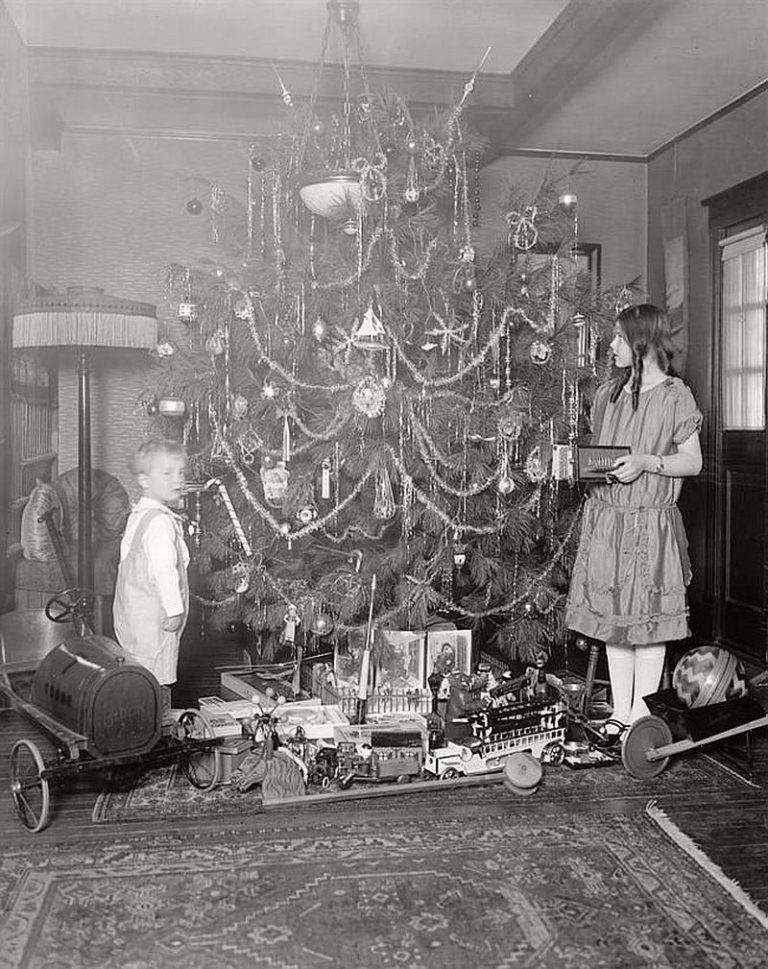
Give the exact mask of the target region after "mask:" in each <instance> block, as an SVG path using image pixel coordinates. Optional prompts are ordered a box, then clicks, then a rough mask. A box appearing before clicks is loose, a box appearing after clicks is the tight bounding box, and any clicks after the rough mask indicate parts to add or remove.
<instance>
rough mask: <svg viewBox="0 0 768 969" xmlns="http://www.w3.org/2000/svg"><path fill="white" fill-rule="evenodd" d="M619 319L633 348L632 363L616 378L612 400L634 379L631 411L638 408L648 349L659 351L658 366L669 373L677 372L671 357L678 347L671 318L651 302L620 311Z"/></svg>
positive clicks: (631, 387) (617, 397)
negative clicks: (670, 323)
mask: <svg viewBox="0 0 768 969" xmlns="http://www.w3.org/2000/svg"><path fill="white" fill-rule="evenodd" d="M617 322H618V324H619V327H620V328H621V332H622V333H623V334H624V339H625V340H626V341H627V343H628V344H629V346H630V349H631V350H632V366H631V367H628V368H627V370H626V372H625V373H624V374H622V376H621V377H619V379H618V380H617V381H616V385H615V386H614V388H613V390H612V392H611V402H612V403H615V401H617V400H618V399H619V394H620V393H621V392H622V390H623V389H624V388H625V387H626V385H627V383H628V382H630V381H631V384H630V391H631V393H632V410H637V405H638V402H639V400H640V385H641V383H642V380H643V359H644V358H645V357H646V356H647V354H648V352H649V351H653V352H654V353H655V354H656V359H657V360H658V363H659V367H660V368H661V370H662V371H663V372H664V373H666V374H669V375H670V376H671V375H673V374H674V369H673V367H672V358H673V357H674V355H675V348H674V345H673V343H672V334H671V331H670V328H669V320H668V319H667V314H666V313H665V312H664V310H661V309H659V307H658V306H654V305H653V304H652V303H641V304H639V305H638V306H628V307H627V308H626V309H625V310H622V311H621V313H619V315H618V318H617Z"/></svg>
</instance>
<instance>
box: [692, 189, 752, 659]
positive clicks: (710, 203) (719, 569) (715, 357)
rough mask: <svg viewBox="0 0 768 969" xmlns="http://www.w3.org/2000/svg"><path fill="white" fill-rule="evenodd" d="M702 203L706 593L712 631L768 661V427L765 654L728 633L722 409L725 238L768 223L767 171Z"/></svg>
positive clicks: (718, 638) (732, 646)
mask: <svg viewBox="0 0 768 969" xmlns="http://www.w3.org/2000/svg"><path fill="white" fill-rule="evenodd" d="M702 205H704V206H706V207H707V208H708V209H709V237H710V254H711V255H710V258H711V271H712V276H711V278H712V282H713V285H712V320H713V323H714V325H713V328H712V330H713V332H712V359H711V374H712V400H711V413H712V420H711V425H710V427H711V433H710V445H711V447H710V454H711V455H712V457H713V465H714V472H713V474H711V475H710V476H709V479H708V494H707V508H708V509H709V513H708V515H707V520H708V521H709V522H710V523H711V524H710V526H709V527H708V528H707V534H706V561H707V571H706V588H707V595H708V598H709V599H710V601H711V602H712V619H711V625H712V629H711V631H712V637H713V639H714V640H715V641H716V642H720V643H722V644H723V645H724V646H727V647H728V648H730V649H733V651H734V652H736V653H739V652H742V653H743V655H744V657H745V658H746V659H748V660H751V661H754V660H755V659H758V660H761V661H762V662H763V664H768V429H765V430H764V431H763V434H764V435H765V442H764V443H765V446H764V449H763V456H764V458H763V474H762V486H763V494H764V498H765V501H766V506H765V514H764V517H763V547H764V548H765V549H766V560H765V563H764V568H763V582H762V587H763V609H762V613H763V615H762V628H763V630H764V635H763V644H762V656H760V657H756V656H754V655H753V654H752V653H749V652H747V651H744V650H743V649H742V644H740V643H738V642H733V641H731V640H730V639H728V638H726V637H725V636H724V635H723V629H724V625H725V600H724V595H723V593H724V591H725V579H726V576H725V574H724V565H725V554H726V552H725V543H726V539H727V534H726V519H725V512H726V503H727V485H728V482H727V476H726V469H725V462H724V451H725V448H724V442H723V426H722V425H723V413H722V318H721V317H722V312H721V310H722V306H721V300H722V286H721V278H722V272H721V264H720V254H721V246H720V242H721V240H722V239H724V238H726V231H727V230H729V229H732V230H734V233H735V232H736V231H744V230H747V229H749V228H751V227H754V226H756V225H760V224H764V225H766V226H768V172H766V173H764V174H762V175H759V176H757V177H756V178H752V179H749V180H748V181H746V182H742V183H740V184H738V185H734V186H732V187H731V188H729V189H726V190H725V191H724V192H720V193H719V194H717V195H713V196H711V197H709V198H706V199H704V200H703V201H702ZM764 364H765V367H766V381H765V395H766V399H765V401H764V406H765V414H766V418H767V423H766V428H768V359H767V360H766V361H764Z"/></svg>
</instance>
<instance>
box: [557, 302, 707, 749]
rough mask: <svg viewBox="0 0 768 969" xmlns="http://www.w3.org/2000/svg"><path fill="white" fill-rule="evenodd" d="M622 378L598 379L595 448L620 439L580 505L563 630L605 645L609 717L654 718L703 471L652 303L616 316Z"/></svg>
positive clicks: (675, 633)
mask: <svg viewBox="0 0 768 969" xmlns="http://www.w3.org/2000/svg"><path fill="white" fill-rule="evenodd" d="M611 351H612V353H613V355H614V358H615V363H616V366H617V367H619V368H621V369H623V370H624V373H623V375H622V376H620V377H619V378H618V379H617V380H613V381H610V382H608V383H606V384H603V385H602V386H600V387H599V388H598V390H597V394H596V395H595V402H594V406H593V410H592V443H593V444H594V445H601V444H602V445H625V446H629V447H630V448H631V453H630V454H628V455H626V456H625V457H622V458H619V459H618V460H617V461H616V463H615V464H614V466H613V468H612V469H611V473H610V476H609V478H608V480H607V482H606V483H605V484H597V485H593V486H592V487H591V491H590V494H589V497H588V499H587V501H586V504H585V506H584V517H583V520H582V526H581V541H580V543H579V548H578V552H577V555H576V562H575V564H574V569H573V576H572V578H571V587H570V592H569V594H568V602H567V605H566V625H567V626H568V627H569V628H570V629H573V630H575V631H576V632H579V633H582V634H583V635H585V636H589V637H590V638H592V639H597V640H602V641H603V642H604V643H605V649H606V655H607V659H608V674H609V677H610V681H611V692H612V694H613V714H612V717H613V720H614V721H617V722H618V729H619V731H621V729H622V725H628V724H632V723H633V722H634V721H635V720H637V719H639V718H640V717H642V716H646V715H647V714H648V712H649V711H648V708H647V706H646V705H645V703H644V701H643V697H644V696H648V695H649V694H651V693H655V692H656V690H658V687H659V683H660V680H661V674H662V671H663V667H664V656H665V651H666V643H667V642H668V641H670V640H678V639H685V638H686V637H687V636H688V634H689V629H688V608H687V602H686V590H687V587H688V585H689V583H690V579H691V568H690V561H689V558H688V540H687V538H686V534H685V529H684V527H683V521H682V517H681V515H680V511H679V509H678V507H677V499H678V497H679V495H680V490H681V488H682V483H683V482H682V479H683V478H686V477H691V476H693V475H697V474H698V473H699V472H700V471H701V447H700V444H699V431H700V428H701V420H702V417H701V413H700V412H699V410H698V408H697V406H696V402H695V401H694V399H693V395H692V394H691V392H690V390H689V389H688V388H687V387H686V386H685V384H684V383H683V382H682V380H680V379H679V378H677V377H674V376H672V375H671V368H670V361H671V359H672V356H673V347H672V341H671V338H670V331H669V324H668V322H667V318H666V315H665V314H664V313H663V311H662V310H660V309H658V308H657V307H655V306H651V305H650V304H644V305H642V306H632V307H629V308H627V309H625V310H624V311H623V312H622V313H621V314H620V315H619V317H618V319H617V322H616V327H615V330H614V338H613V341H612V343H611Z"/></svg>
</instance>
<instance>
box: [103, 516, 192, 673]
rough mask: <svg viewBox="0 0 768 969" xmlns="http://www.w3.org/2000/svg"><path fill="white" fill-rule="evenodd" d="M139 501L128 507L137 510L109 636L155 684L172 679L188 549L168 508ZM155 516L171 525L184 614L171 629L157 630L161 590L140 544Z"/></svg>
mask: <svg viewBox="0 0 768 969" xmlns="http://www.w3.org/2000/svg"><path fill="white" fill-rule="evenodd" d="M145 501H146V499H142V501H141V502H140V503H139V506H138V507H137V508H136V509H134V511H132V512H131V517H133V516H134V515H140V516H141V518H140V520H139V522H138V523H137V525H136V526H135V531H134V533H133V536H132V538H131V541H130V545H129V547H128V549H127V551H124V553H123V556H122V558H121V561H120V568H119V571H118V575H117V585H116V587H115V602H114V608H113V613H114V621H115V636H116V638H117V641H118V643H120V645H121V646H122V647H123V649H124V650H125V651H126V652H127V653H129V654H130V655H131V658H132V659H135V660H136V662H137V663H141V665H142V666H145V667H146V668H147V669H148V670H150V671H151V672H152V673H154V675H155V676H156V677H157V680H158V682H159V683H160V684H161V686H166V685H170V684H172V683H175V682H176V669H177V665H178V657H179V642H180V640H181V634H182V632H183V630H184V624H185V623H186V620H187V614H188V611H189V585H188V581H187V565H188V563H189V550H188V549H187V546H186V543H185V541H184V536H183V533H182V530H181V522H180V520H179V519H178V517H177V516H176V515H174V514H173V512H172V511H171V510H170V509H169V508H163V507H161V506H159V505H157V506H154V505H153V507H149V508H146V506H145V507H143V508H142V507H141V506H142V504H143V503H144V502H145ZM158 515H163V516H166V517H167V519H168V521H169V523H171V525H172V529H173V544H174V549H175V560H176V568H175V571H176V573H177V578H178V590H179V593H180V594H181V603H182V609H183V615H184V620H183V622H182V624H181V628H180V629H179V630H178V631H177V632H168V631H167V630H165V629H163V623H164V622H165V620H166V619H167V618H168V613H167V611H166V608H165V606H164V603H163V590H161V588H160V586H159V584H158V581H157V579H156V578H155V575H154V574H153V572H152V569H151V566H150V561H149V557H148V555H147V552H146V550H145V548H144V544H143V543H144V537H145V536H146V533H147V529H148V528H149V526H150V524H151V523H152V522H153V521H154V520H155V519H156V518H157V516H158ZM129 524H130V522H129ZM127 530H128V529H126V531H127ZM179 611H181V610H177V611H176V614H178V612H179Z"/></svg>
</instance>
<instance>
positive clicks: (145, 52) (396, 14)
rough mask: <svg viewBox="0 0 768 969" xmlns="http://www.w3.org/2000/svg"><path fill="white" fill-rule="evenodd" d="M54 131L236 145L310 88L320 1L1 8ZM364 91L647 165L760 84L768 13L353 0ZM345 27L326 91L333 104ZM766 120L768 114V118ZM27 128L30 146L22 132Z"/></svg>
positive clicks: (150, 0) (655, 5)
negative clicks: (367, 82)
mask: <svg viewBox="0 0 768 969" xmlns="http://www.w3.org/2000/svg"><path fill="white" fill-rule="evenodd" d="M2 2H4V3H5V6H6V7H7V8H8V10H9V12H10V14H11V16H12V18H13V20H14V22H15V23H16V26H17V27H18V30H19V32H20V34H21V37H22V39H23V40H24V42H25V44H26V45H27V48H28V62H29V79H30V92H31V107H32V120H33V138H34V137H37V138H38V140H39V139H43V140H45V138H46V137H51V136H52V135H53V129H56V130H65V131H71V132H74V133H95V132H109V133H119V134H125V135H130V136H134V137H135V136H142V135H147V136H160V137H171V138H192V139H199V138H205V139H210V138H214V139H220V138H226V139H237V140H248V139H250V138H252V137H253V136H254V135H256V134H258V133H260V132H262V131H267V130H271V129H272V127H273V126H274V124H275V122H276V121H279V118H280V116H281V112H284V111H285V110H286V108H285V106H284V105H283V103H282V101H281V98H280V95H281V81H282V83H283V84H284V85H285V87H286V88H287V89H288V90H289V91H290V93H291V95H292V97H293V99H294V101H296V102H298V101H299V100H301V99H302V98H306V97H308V96H309V95H310V94H311V92H312V89H313V85H314V82H315V78H316V73H317V64H318V61H319V58H320V51H321V49H322V38H323V32H324V29H325V26H326V3H325V0H2ZM359 25H360V37H361V42H362V51H363V60H364V63H365V65H366V67H367V69H368V73H369V75H370V77H371V83H372V85H373V86H374V87H380V86H384V85H388V86H391V87H394V88H395V89H396V90H397V91H398V92H399V93H400V94H401V95H403V96H404V97H405V98H406V99H407V101H408V102H409V104H410V105H411V106H412V107H418V106H425V105H429V104H433V103H437V104H445V103H450V102H451V100H454V101H455V99H456V98H458V97H460V96H461V94H462V92H463V91H464V86H465V84H466V83H467V82H468V81H469V79H470V78H471V77H472V74H473V72H475V71H476V70H477V68H478V67H479V65H480V64H481V62H483V58H484V56H485V55H486V52H487V50H488V48H489V47H490V51H489V52H487V57H485V60H484V62H483V63H482V71H481V73H480V75H479V77H478V78H477V82H476V84H475V87H474V90H473V92H472V94H471V96H470V99H469V101H468V105H470V107H469V109H468V113H469V115H470V118H471V120H472V122H473V124H474V125H475V127H477V128H478V129H479V130H480V131H481V132H482V133H483V134H485V135H486V136H487V137H488V138H489V139H490V141H491V144H492V153H493V154H494V155H498V154H502V153H505V152H511V151H513V152H530V153H537V152H541V153H547V154H551V153H565V154H568V153H573V154H575V155H589V156H601V155H605V156H613V157H627V158H646V157H648V156H649V155H650V154H652V153H653V152H654V151H656V150H658V149H659V148H660V147H661V146H663V145H664V144H666V143H668V142H669V141H670V140H672V139H674V138H675V137H676V136H678V135H679V134H681V133H682V132H684V131H686V130H687V129H689V128H691V127H692V126H694V125H696V124H697V123H699V122H700V121H702V120H703V119H705V118H707V117H709V116H711V115H712V114H714V113H716V112H718V111H720V110H722V109H723V108H724V107H726V106H727V105H728V104H730V103H731V102H733V101H734V100H736V99H739V98H741V97H744V96H746V95H748V94H749V93H750V92H753V91H755V90H756V89H761V88H762V86H764V85H765V84H766V65H767V64H768V58H766V55H767V54H768V0H360V17H359ZM340 50H341V44H340V32H339V31H338V29H336V28H334V29H333V30H332V31H331V34H330V37H329V45H328V48H327V57H326V60H327V63H328V67H327V68H326V70H325V71H324V74H323V79H324V84H325V88H324V90H327V91H328V93H329V94H334V96H335V92H339V91H340V90H341V88H340V80H341V71H340V68H339V67H338V66H333V65H338V61H339V58H340ZM766 121H768V118H767V119H766ZM35 132H36V135H35Z"/></svg>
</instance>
